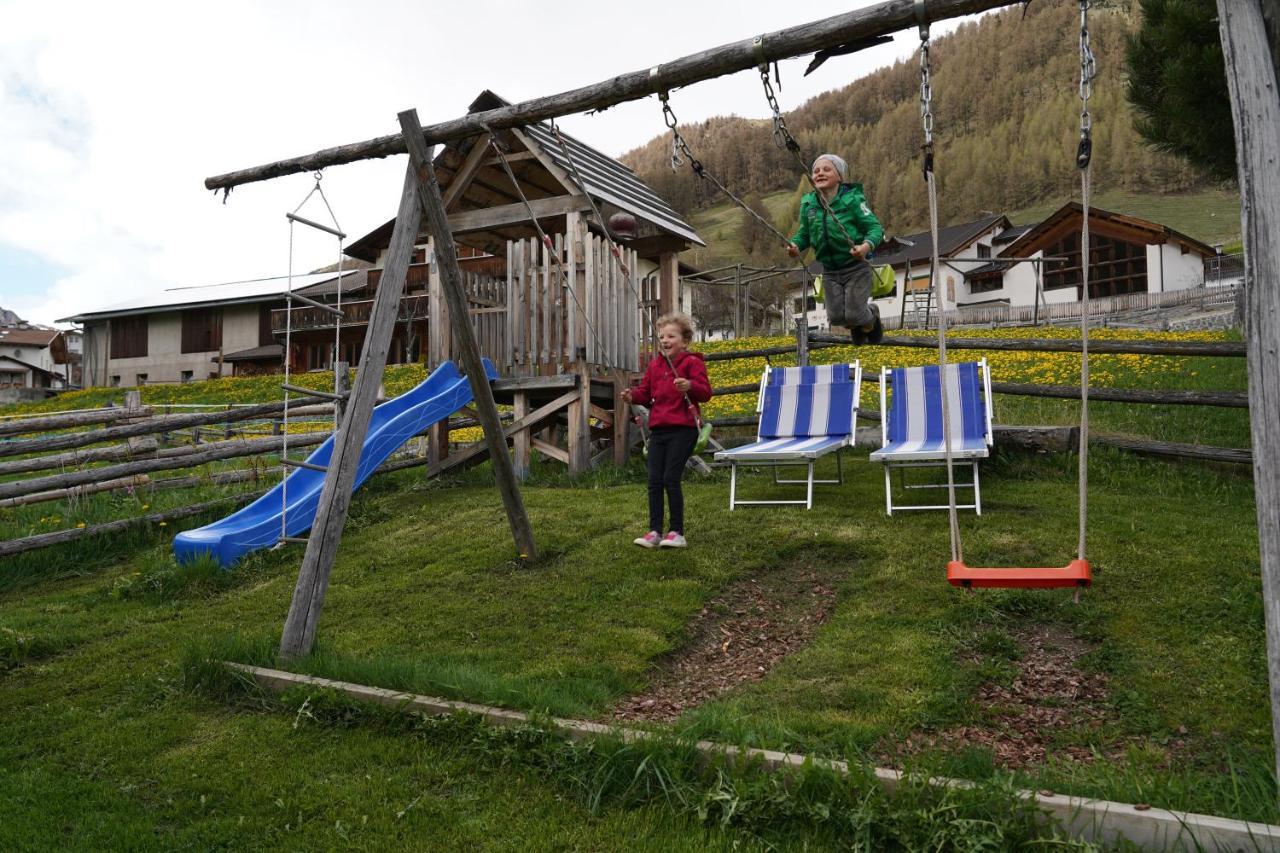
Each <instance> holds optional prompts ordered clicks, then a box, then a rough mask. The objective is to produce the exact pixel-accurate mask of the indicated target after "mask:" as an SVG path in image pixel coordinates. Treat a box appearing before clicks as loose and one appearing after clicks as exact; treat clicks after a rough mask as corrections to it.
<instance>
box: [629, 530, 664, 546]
mask: <svg viewBox="0 0 1280 853" xmlns="http://www.w3.org/2000/svg"><path fill="white" fill-rule="evenodd" d="M661 538H662V537H661V536H659V535H658V531H656V530H650V531H649V532H648V533H646V534H645V535H643V536H641V537H640V538H639V539H635V540H633V541H634V542H635V543H636V544H637V545H639V546H640V547H641V548H656V547H658V540H660V539H661Z"/></svg>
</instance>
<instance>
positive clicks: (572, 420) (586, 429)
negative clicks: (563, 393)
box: [565, 359, 591, 476]
mask: <svg viewBox="0 0 1280 853" xmlns="http://www.w3.org/2000/svg"><path fill="white" fill-rule="evenodd" d="M574 372H575V373H577V374H578V399H576V400H574V401H573V402H572V403H570V404H569V434H568V435H566V436H565V441H566V443H567V444H568V445H569V474H570V475H571V476H576V475H578V474H582V473H584V472H585V471H587V469H589V468H590V467H591V420H590V418H591V367H590V365H588V364H587V362H586V361H585V360H584V359H579V360H578V363H577V364H576V365H575V366H574Z"/></svg>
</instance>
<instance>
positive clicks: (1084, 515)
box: [915, 0, 1097, 602]
mask: <svg viewBox="0 0 1280 853" xmlns="http://www.w3.org/2000/svg"><path fill="white" fill-rule="evenodd" d="M1090 1H1091V0H1079V4H1080V143H1079V146H1078V148H1077V150H1076V167H1077V168H1078V169H1080V192H1081V207H1082V219H1081V228H1080V280H1081V296H1080V300H1081V307H1080V448H1079V454H1078V456H1079V469H1078V475H1077V483H1078V491H1079V496H1078V503H1079V540H1078V547H1077V555H1078V556H1077V559H1076V560H1075V561H1073V562H1072V564H1071V565H1070V566H1068V567H1067V569H1068V571H1067V572H1066V573H1065V575H1064V577H1063V578H1059V579H1055V580H1066V581H1068V582H1074V584H1075V586H1076V591H1075V599H1076V601H1077V602H1078V601H1079V600H1080V587H1081V586H1084V585H1087V584H1088V583H1089V582H1090V572H1089V567H1088V563H1087V561H1086V557H1085V541H1086V533H1087V522H1088V514H1089V201H1090V198H1089V195H1090V189H1091V183H1092V169H1091V167H1090V160H1091V155H1092V152H1093V140H1092V127H1093V125H1092V119H1091V116H1090V114H1089V97H1090V96H1091V95H1092V93H1093V80H1094V78H1095V77H1096V76H1097V63H1096V62H1095V60H1094V56H1093V51H1092V49H1091V47H1090V43H1089V6H1090ZM915 13H916V18H917V20H918V21H919V23H920V39H921V50H920V81H921V82H920V93H921V94H920V109H921V115H922V120H923V123H924V130H925V143H924V152H925V156H924V169H925V178H926V180H927V182H928V186H929V217H930V227H931V229H932V231H931V233H932V236H933V259H932V269H931V270H930V285H931V286H932V285H933V284H934V283H935V281H934V279H935V277H936V275H937V270H938V224H937V193H936V190H935V186H934V179H933V135H932V129H933V127H932V125H933V117H932V114H931V111H930V108H929V105H930V98H931V90H930V85H929V45H928V38H929V36H928V25H927V23H926V22H925V19H924V0H915ZM946 323H947V320H946V311H945V310H943V306H942V305H941V304H939V309H938V361H939V366H940V370H941V373H942V377H941V383H940V385H941V393H942V412H943V415H942V419H943V428H942V432H943V441H944V448H945V457H946V465H947V493H948V507H947V509H948V515H949V521H950V529H951V554H952V561H953V563H958V564H960V565H959V567H958V568H959V569H960V570H964V571H970V570H968V569H967V567H965V566H963V557H962V555H961V543H960V529H959V523H958V517H957V512H956V498H955V481H954V477H953V465H954V458H953V455H952V447H951V418H950V414H949V411H948V409H949V400H948V397H949V395H948V394H947V380H946V368H947V349H946V332H945V330H946ZM972 571H973V572H983V571H986V570H972ZM1049 571H1054V572H1057V571H1059V570H1049ZM959 577H960V580H961V583H962V585H965V586H968V585H969V584H970V583H973V582H975V581H974V579H973V577H972V574H971V575H969V576H964V575H960V576H959ZM948 578H949V579H951V578H952V567H951V566H948ZM1010 579H1011V580H1013V578H1010ZM1041 580H1043V578H1041ZM952 582H953V583H955V580H952ZM988 585H1005V584H1002V583H1000V582H996V583H995V584H988ZM1030 585H1033V586H1041V585H1061V584H1059V583H1056V582H1054V583H1049V584H1043V583H1032V584H1030Z"/></svg>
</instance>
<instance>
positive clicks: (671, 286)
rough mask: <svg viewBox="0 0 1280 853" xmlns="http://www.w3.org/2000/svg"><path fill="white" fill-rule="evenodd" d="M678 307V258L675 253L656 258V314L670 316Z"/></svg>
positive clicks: (665, 253)
mask: <svg viewBox="0 0 1280 853" xmlns="http://www.w3.org/2000/svg"><path fill="white" fill-rule="evenodd" d="M679 305H680V258H679V256H678V255H676V253H675V252H663V253H662V254H661V255H659V256H658V314H660V315H661V314H671V313H672V312H674V311H675V310H676V308H677V306H679Z"/></svg>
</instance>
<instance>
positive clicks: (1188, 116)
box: [1125, 0, 1236, 180]
mask: <svg viewBox="0 0 1280 853" xmlns="http://www.w3.org/2000/svg"><path fill="white" fill-rule="evenodd" d="M1142 17H1143V23H1142V27H1141V28H1140V29H1139V30H1138V31H1137V32H1134V33H1132V34H1131V35H1130V36H1129V38H1128V46H1127V54H1126V58H1125V62H1126V66H1127V68H1128V72H1129V85H1128V89H1127V94H1128V98H1129V102H1130V103H1131V104H1133V106H1134V108H1135V109H1136V110H1137V112H1138V116H1137V117H1136V119H1135V125H1136V126H1137V129H1138V132H1139V133H1140V134H1142V136H1143V137H1144V138H1145V139H1147V140H1149V141H1150V142H1151V143H1152V144H1153V145H1155V146H1156V147H1157V148H1159V149H1160V150H1162V151H1167V152H1169V153H1170V154H1175V155H1177V156H1179V157H1183V158H1186V159H1187V160H1189V161H1190V162H1192V163H1195V164H1196V165H1197V166H1199V167H1201V168H1203V169H1204V170H1205V171H1207V172H1208V173H1209V174H1211V175H1212V176H1214V177H1215V178H1218V179H1221V180H1227V179H1232V178H1234V177H1235V176H1236V145H1235V137H1234V129H1233V128H1234V126H1233V124H1232V121H1231V101H1230V95H1229V93H1228V92H1227V77H1226V71H1225V69H1224V66H1223V60H1222V42H1221V40H1220V36H1219V34H1218V10H1217V4H1216V3H1215V2H1214V0H1142Z"/></svg>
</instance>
